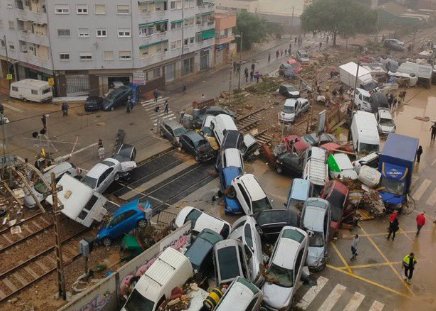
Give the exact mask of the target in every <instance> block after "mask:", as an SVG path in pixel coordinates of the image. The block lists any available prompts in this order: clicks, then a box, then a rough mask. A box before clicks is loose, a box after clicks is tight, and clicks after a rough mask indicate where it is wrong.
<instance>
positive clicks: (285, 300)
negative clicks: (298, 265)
mask: <svg viewBox="0 0 436 311" xmlns="http://www.w3.org/2000/svg"><path fill="white" fill-rule="evenodd" d="M262 291H263V301H264V302H265V303H266V304H267V305H268V306H270V307H273V308H275V309H280V308H283V307H286V306H288V305H289V303H290V301H291V298H292V295H293V292H294V287H282V286H278V285H276V284H273V283H269V282H265V284H264V285H263V287H262Z"/></svg>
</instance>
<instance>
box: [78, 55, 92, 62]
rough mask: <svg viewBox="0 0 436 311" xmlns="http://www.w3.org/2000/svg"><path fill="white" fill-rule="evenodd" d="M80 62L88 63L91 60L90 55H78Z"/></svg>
mask: <svg viewBox="0 0 436 311" xmlns="http://www.w3.org/2000/svg"><path fill="white" fill-rule="evenodd" d="M80 60H81V61H90V60H92V53H80Z"/></svg>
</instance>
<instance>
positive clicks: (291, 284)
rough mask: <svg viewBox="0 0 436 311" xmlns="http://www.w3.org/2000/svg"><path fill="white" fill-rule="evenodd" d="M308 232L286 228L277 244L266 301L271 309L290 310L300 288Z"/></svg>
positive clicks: (267, 283)
mask: <svg viewBox="0 0 436 311" xmlns="http://www.w3.org/2000/svg"><path fill="white" fill-rule="evenodd" d="M308 240H309V239H308V236H307V233H306V232H305V231H304V230H302V229H300V228H296V227H291V226H285V227H283V229H282V231H281V232H280V234H279V238H278V240H277V242H276V244H275V245H274V249H273V251H272V254H271V257H270V260H269V262H268V269H267V270H266V273H265V284H264V285H263V287H262V291H263V302H264V304H265V305H266V307H267V309H268V310H285V309H286V310H288V309H289V308H290V307H291V305H292V298H293V296H294V294H295V291H296V290H297V288H298V287H299V285H300V283H301V282H300V278H301V274H302V270H303V266H304V264H305V262H306V257H307V249H308V244H309V242H308Z"/></svg>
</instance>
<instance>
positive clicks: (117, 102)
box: [103, 85, 132, 111]
mask: <svg viewBox="0 0 436 311" xmlns="http://www.w3.org/2000/svg"><path fill="white" fill-rule="evenodd" d="M130 95H132V89H131V88H130V87H129V86H126V85H123V86H120V87H119V88H116V89H115V90H113V91H111V92H110V93H109V94H108V95H107V96H106V97H105V98H104V99H103V110H105V111H109V110H111V111H112V110H114V109H115V108H117V107H119V106H123V105H126V104H127V101H128V98H129V96H130Z"/></svg>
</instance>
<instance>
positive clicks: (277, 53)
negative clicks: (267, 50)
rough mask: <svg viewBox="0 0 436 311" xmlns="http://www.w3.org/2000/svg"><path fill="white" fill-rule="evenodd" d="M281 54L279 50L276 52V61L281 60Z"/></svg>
mask: <svg viewBox="0 0 436 311" xmlns="http://www.w3.org/2000/svg"><path fill="white" fill-rule="evenodd" d="M279 54H280V52H279V50H277V51H276V59H277V58H279Z"/></svg>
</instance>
